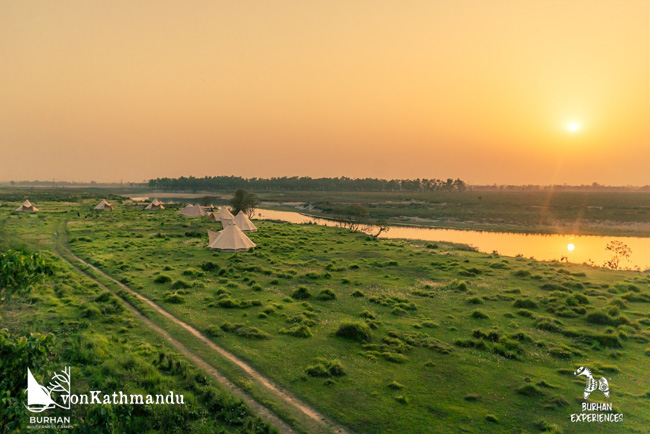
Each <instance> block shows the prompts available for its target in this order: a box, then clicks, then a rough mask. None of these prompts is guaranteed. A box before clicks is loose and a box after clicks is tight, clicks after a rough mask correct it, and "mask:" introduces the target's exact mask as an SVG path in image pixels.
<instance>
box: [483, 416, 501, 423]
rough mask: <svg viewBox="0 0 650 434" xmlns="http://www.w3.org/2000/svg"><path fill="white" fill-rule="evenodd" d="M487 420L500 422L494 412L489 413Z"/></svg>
mask: <svg viewBox="0 0 650 434" xmlns="http://www.w3.org/2000/svg"><path fill="white" fill-rule="evenodd" d="M485 420H486V421H488V422H491V423H499V419H497V417H496V416H495V415H493V414H488V415H487V416H485Z"/></svg>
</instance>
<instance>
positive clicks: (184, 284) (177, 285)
mask: <svg viewBox="0 0 650 434" xmlns="http://www.w3.org/2000/svg"><path fill="white" fill-rule="evenodd" d="M191 287H192V285H190V284H189V283H187V282H186V281H184V280H177V281H176V282H174V283H173V284H172V289H187V288H191Z"/></svg>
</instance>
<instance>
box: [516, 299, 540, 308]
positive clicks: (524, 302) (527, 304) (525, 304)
mask: <svg viewBox="0 0 650 434" xmlns="http://www.w3.org/2000/svg"><path fill="white" fill-rule="evenodd" d="M512 305H513V306H514V307H519V308H523V309H537V308H538V307H539V306H538V305H537V303H536V302H535V301H534V300H531V299H529V298H521V299H519V300H516V301H515V302H514V303H513V304H512Z"/></svg>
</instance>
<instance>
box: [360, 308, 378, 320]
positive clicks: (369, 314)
mask: <svg viewBox="0 0 650 434" xmlns="http://www.w3.org/2000/svg"><path fill="white" fill-rule="evenodd" d="M359 316H360V317H361V318H367V319H376V318H377V314H376V313H374V312H372V311H370V310H368V309H364V310H363V312H361V314H360V315H359Z"/></svg>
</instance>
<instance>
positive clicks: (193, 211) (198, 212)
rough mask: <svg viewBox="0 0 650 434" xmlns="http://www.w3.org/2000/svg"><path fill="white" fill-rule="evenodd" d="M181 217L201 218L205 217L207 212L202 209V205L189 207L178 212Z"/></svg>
mask: <svg viewBox="0 0 650 434" xmlns="http://www.w3.org/2000/svg"><path fill="white" fill-rule="evenodd" d="M178 213H179V214H180V215H182V216H185V217H201V216H204V215H205V211H204V210H203V208H201V206H200V205H191V204H189V205H187V206H186V207H185V208H183V209H182V210H180V211H179V212H178Z"/></svg>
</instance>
